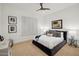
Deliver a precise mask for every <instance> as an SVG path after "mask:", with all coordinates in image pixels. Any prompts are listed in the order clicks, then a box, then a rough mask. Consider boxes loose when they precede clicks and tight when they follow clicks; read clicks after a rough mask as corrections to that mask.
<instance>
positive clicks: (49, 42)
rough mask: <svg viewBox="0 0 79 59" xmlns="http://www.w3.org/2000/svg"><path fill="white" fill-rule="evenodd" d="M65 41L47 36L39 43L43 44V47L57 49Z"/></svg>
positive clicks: (43, 36) (40, 39) (41, 38)
mask: <svg viewBox="0 0 79 59" xmlns="http://www.w3.org/2000/svg"><path fill="white" fill-rule="evenodd" d="M62 41H63V38H61V37H60V38H59V37H49V36H46V35H42V36H41V37H40V38H39V40H38V42H39V43H41V44H42V45H44V46H46V47H48V48H49V49H52V48H53V47H55V46H56V45H57V44H59V43H61V42H62Z"/></svg>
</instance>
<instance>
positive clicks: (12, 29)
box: [8, 25, 17, 33]
mask: <svg viewBox="0 0 79 59" xmlns="http://www.w3.org/2000/svg"><path fill="white" fill-rule="evenodd" d="M8 32H9V33H16V32H17V26H16V25H8Z"/></svg>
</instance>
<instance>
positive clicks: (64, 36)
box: [47, 30, 67, 40]
mask: <svg viewBox="0 0 79 59" xmlns="http://www.w3.org/2000/svg"><path fill="white" fill-rule="evenodd" d="M54 32H58V33H63V38H64V40H67V31H59V30H49V31H47V33H51V34H53V33H54ZM55 34H56V33H55Z"/></svg>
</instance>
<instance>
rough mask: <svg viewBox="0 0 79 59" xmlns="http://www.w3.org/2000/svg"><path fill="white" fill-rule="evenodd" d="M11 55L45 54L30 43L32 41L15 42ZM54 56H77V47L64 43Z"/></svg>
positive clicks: (78, 54)
mask: <svg viewBox="0 0 79 59" xmlns="http://www.w3.org/2000/svg"><path fill="white" fill-rule="evenodd" d="M12 55H13V56H47V55H46V54H45V53H44V52H43V51H41V50H40V49H39V48H38V47H36V46H35V45H33V44H32V41H31V40H29V41H27V42H22V43H18V44H15V45H14V46H13V48H12ZM55 56H79V48H75V47H72V46H69V45H68V44H66V45H65V46H64V47H63V48H61V49H60V50H59V51H58V52H57V53H56V55H55Z"/></svg>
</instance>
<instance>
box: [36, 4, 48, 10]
mask: <svg viewBox="0 0 79 59" xmlns="http://www.w3.org/2000/svg"><path fill="white" fill-rule="evenodd" d="M40 6H41V8H40V9H38V10H36V11H39V10H50V8H44V7H43V3H40Z"/></svg>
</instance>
